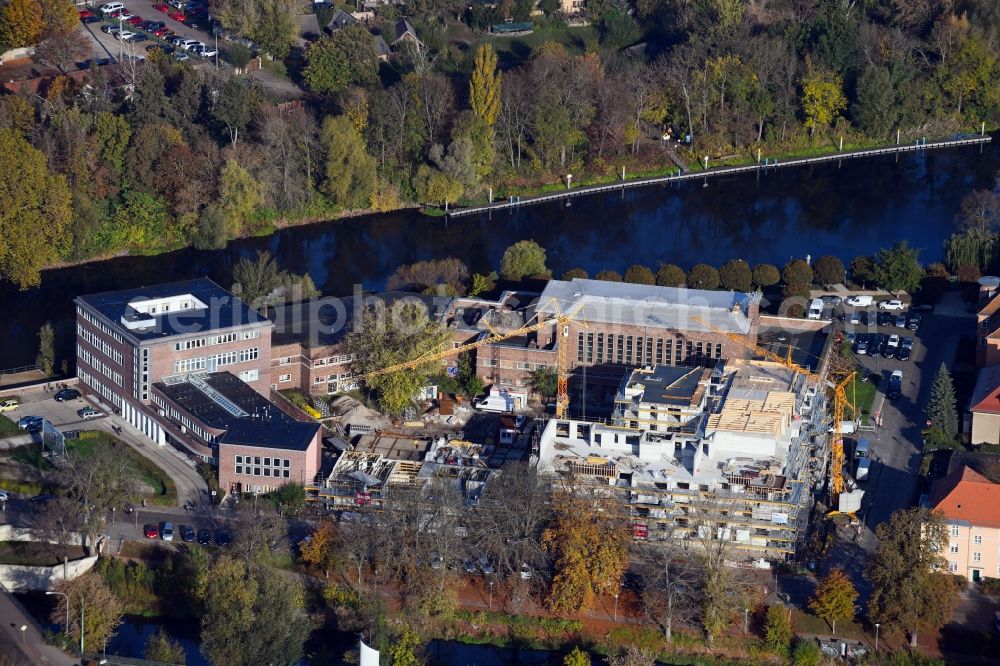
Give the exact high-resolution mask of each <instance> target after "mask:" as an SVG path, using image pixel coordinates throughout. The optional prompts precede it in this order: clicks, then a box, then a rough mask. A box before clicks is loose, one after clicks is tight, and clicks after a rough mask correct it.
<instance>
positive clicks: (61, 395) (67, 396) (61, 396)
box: [52, 388, 80, 402]
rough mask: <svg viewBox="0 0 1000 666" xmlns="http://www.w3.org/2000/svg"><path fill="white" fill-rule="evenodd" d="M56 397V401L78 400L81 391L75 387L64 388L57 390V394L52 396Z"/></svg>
mask: <svg viewBox="0 0 1000 666" xmlns="http://www.w3.org/2000/svg"><path fill="white" fill-rule="evenodd" d="M52 397H53V398H55V401H56V402H66V401H67V400H76V399H77V398H79V397H80V392H79V391H78V390H76V389H75V388H64V389H61V390H59V391H56V394H55V395H54V396H52Z"/></svg>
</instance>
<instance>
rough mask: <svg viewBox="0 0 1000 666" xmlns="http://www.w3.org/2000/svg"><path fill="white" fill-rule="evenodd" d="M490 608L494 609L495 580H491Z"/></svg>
mask: <svg viewBox="0 0 1000 666" xmlns="http://www.w3.org/2000/svg"><path fill="white" fill-rule="evenodd" d="M490 610H493V580H492V579H491V580H490Z"/></svg>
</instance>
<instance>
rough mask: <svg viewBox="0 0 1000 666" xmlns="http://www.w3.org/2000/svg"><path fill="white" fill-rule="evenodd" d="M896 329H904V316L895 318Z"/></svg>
mask: <svg viewBox="0 0 1000 666" xmlns="http://www.w3.org/2000/svg"><path fill="white" fill-rule="evenodd" d="M896 328H906V315H899V316H898V317H896Z"/></svg>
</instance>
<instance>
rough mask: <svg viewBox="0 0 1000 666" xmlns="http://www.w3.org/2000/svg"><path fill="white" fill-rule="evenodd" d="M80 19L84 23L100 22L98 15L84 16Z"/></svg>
mask: <svg viewBox="0 0 1000 666" xmlns="http://www.w3.org/2000/svg"><path fill="white" fill-rule="evenodd" d="M80 20H81V21H83V22H84V23H100V22H101V17H100V16H84V17H83V18H82V19H80Z"/></svg>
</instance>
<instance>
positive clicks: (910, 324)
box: [906, 312, 923, 331]
mask: <svg viewBox="0 0 1000 666" xmlns="http://www.w3.org/2000/svg"><path fill="white" fill-rule="evenodd" d="M922 321H923V317H921V316H920V315H919V314H918V313H916V312H912V313H910V316H909V317H907V319H906V328H908V329H910V330H911V331H915V330H917V329H918V328H920V323H921V322H922Z"/></svg>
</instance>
